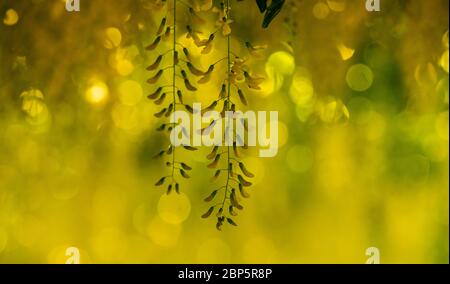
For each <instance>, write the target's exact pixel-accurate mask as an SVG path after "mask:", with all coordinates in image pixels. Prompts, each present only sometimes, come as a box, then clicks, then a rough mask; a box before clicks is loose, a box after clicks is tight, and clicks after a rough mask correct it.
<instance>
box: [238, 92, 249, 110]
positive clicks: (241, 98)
mask: <svg viewBox="0 0 450 284" xmlns="http://www.w3.org/2000/svg"><path fill="white" fill-rule="evenodd" d="M238 94H239V99H240V100H241V103H242V104H243V105H245V106H246V105H247V99H246V98H245V96H244V93H243V92H242V90H240V89H239V90H238Z"/></svg>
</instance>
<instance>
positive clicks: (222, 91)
mask: <svg viewBox="0 0 450 284" xmlns="http://www.w3.org/2000/svg"><path fill="white" fill-rule="evenodd" d="M226 97H227V85H225V84H222V88H221V89H220V93H219V99H224V98H226ZM225 102H226V103H227V104H228V101H225Z"/></svg>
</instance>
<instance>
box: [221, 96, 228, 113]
mask: <svg viewBox="0 0 450 284" xmlns="http://www.w3.org/2000/svg"><path fill="white" fill-rule="evenodd" d="M227 111H228V101H227V100H226V101H224V102H223V108H222V112H221V113H220V114H221V116H222V117H225V112H227Z"/></svg>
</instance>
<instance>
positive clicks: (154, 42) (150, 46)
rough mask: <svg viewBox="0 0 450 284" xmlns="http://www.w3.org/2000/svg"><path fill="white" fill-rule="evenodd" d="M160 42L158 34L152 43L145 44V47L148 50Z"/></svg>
mask: <svg viewBox="0 0 450 284" xmlns="http://www.w3.org/2000/svg"><path fill="white" fill-rule="evenodd" d="M160 42H161V36H158V37H157V38H156V39H155V40H154V41H153V43H152V44H150V45H149V46H147V47H146V48H145V49H146V50H148V51H151V50H154V49H155V48H156V47H158V44H159V43H160Z"/></svg>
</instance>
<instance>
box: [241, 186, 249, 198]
mask: <svg viewBox="0 0 450 284" xmlns="http://www.w3.org/2000/svg"><path fill="white" fill-rule="evenodd" d="M239 192H240V193H241V196H242V197H244V198H250V194H248V193H247V192H246V191H245V189H244V186H242V184H239Z"/></svg>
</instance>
